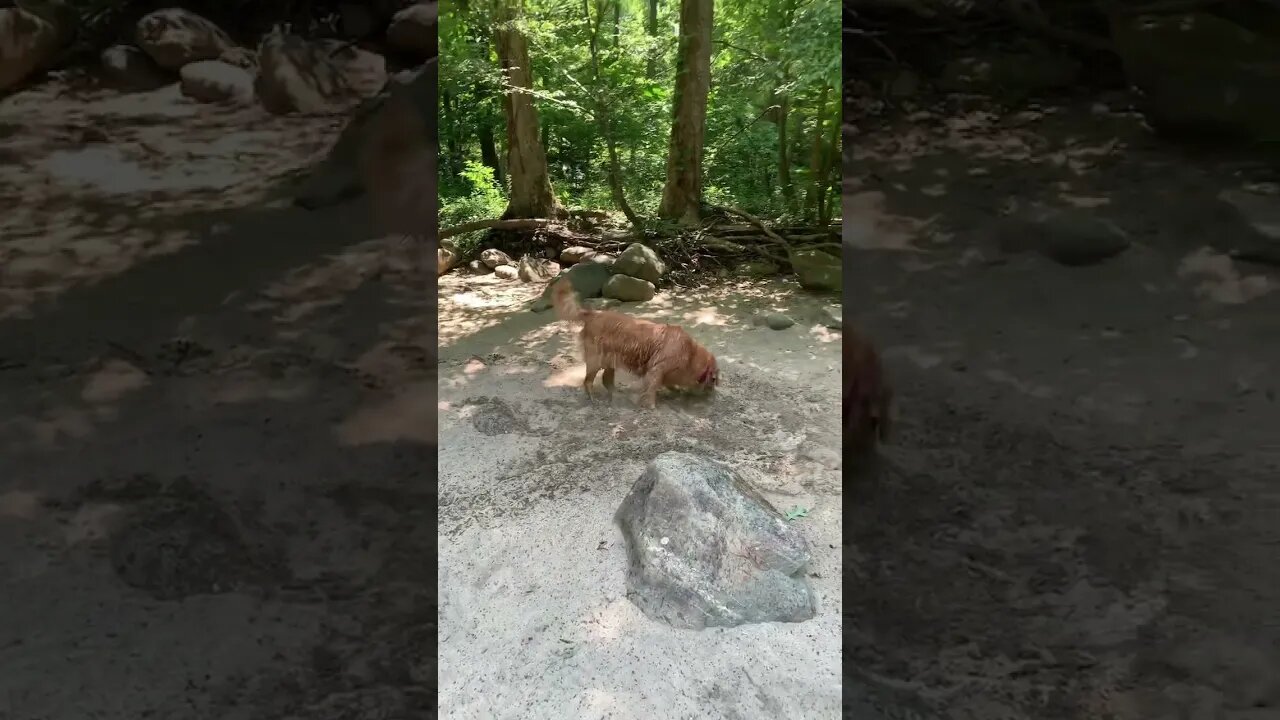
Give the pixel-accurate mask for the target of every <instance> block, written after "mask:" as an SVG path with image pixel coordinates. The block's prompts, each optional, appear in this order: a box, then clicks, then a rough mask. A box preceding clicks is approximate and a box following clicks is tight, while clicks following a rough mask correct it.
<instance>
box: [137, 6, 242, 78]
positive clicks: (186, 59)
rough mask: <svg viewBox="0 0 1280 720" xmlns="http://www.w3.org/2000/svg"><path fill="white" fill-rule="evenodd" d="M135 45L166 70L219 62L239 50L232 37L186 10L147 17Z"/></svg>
mask: <svg viewBox="0 0 1280 720" xmlns="http://www.w3.org/2000/svg"><path fill="white" fill-rule="evenodd" d="M134 40H135V42H137V44H138V47H140V48H142V49H143V51H145V52H146V53H147V55H150V56H151V59H152V60H155V61H156V64H158V65H159V66H160V67H162V68H165V69H166V70H178V69H180V68H182V66H184V65H186V64H188V63H193V62H198V61H200V60H217V59H218V57H219V56H220V55H222V53H223V52H224V51H226V50H228V49H230V48H233V47H235V43H234V42H232V40H231V37H230V36H229V35H227V34H226V33H225V32H223V30H222V28H220V27H218V26H217V25H215V24H214V23H213V22H212V21H210V20H207V19H205V18H203V17H201V16H200V15H197V14H195V13H193V12H191V11H190V10H184V9H182V8H165V9H163V10H156V11H155V12H153V13H148V14H147V15H143V16H142V18H141V19H139V20H138V24H137V26H136V28H135V37H134Z"/></svg>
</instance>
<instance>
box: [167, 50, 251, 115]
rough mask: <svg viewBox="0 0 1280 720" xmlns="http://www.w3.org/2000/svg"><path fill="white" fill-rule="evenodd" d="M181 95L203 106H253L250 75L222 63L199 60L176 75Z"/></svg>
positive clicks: (243, 70) (246, 71) (183, 67)
mask: <svg viewBox="0 0 1280 720" xmlns="http://www.w3.org/2000/svg"><path fill="white" fill-rule="evenodd" d="M178 76H179V78H180V81H181V87H182V94H183V95H185V96H187V97H189V98H191V99H192V100H196V101H198V102H206V103H232V104H246V105H247V104H249V103H252V102H253V75H252V74H250V73H249V71H248V70H245V69H244V68H239V67H236V66H234V65H228V64H226V63H224V62H222V61H221V60H199V61H197V62H193V63H188V64H186V65H183V66H182V69H181V70H179V71H178Z"/></svg>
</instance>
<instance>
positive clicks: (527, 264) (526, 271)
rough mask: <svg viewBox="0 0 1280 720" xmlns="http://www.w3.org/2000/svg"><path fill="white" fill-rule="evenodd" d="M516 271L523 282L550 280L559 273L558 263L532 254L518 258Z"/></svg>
mask: <svg viewBox="0 0 1280 720" xmlns="http://www.w3.org/2000/svg"><path fill="white" fill-rule="evenodd" d="M516 271H517V272H518V274H519V275H520V279H521V280H523V281H525V282H542V283H544V282H550V281H551V279H552V278H554V277H555V276H556V275H559V274H560V265H559V263H554V262H551V261H550V260H544V259H542V258H539V257H534V256H532V255H525V256H523V257H521V258H520V262H519V264H517V266H516Z"/></svg>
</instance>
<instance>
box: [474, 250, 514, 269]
mask: <svg viewBox="0 0 1280 720" xmlns="http://www.w3.org/2000/svg"><path fill="white" fill-rule="evenodd" d="M480 261H481V262H483V263H484V264H485V265H488V266H489V267H490V268H496V267H498V266H499V265H515V264H516V261H515V260H512V259H511V256H510V255H508V254H506V253H504V252H502V251H501V250H499V249H497V248H489V249H488V250H484V251H482V252H481V253H480Z"/></svg>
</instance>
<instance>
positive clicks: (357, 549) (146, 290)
mask: <svg viewBox="0 0 1280 720" xmlns="http://www.w3.org/2000/svg"><path fill="white" fill-rule="evenodd" d="M0 114H3V116H4V117H5V119H6V123H8V124H6V125H5V126H4V127H3V129H2V130H0V155H2V156H3V157H4V158H5V159H6V163H0V166H2V167H3V168H5V169H4V170H3V171H0V198H4V200H3V201H2V202H3V204H4V206H5V208H6V212H5V213H4V214H3V217H0V238H2V239H0V318H3V319H0V397H3V398H4V408H5V413H4V416H3V419H2V420H0V458H3V461H2V462H0V468H2V469H3V472H2V473H0V578H2V582H3V584H4V588H5V590H4V592H3V593H0V665H2V666H3V667H4V668H5V673H4V674H3V678H0V717H5V718H15V719H17V720H25V719H27V718H68V719H70V718H85V717H98V718H119V719H120V720H126V719H128V720H134V719H136V718H140V717H166V718H192V719H195V718H209V717H219V718H261V717H306V718H334V719H335V720H337V719H338V718H344V719H345V718H374V717H403V716H411V717H418V716H424V715H425V714H426V713H427V708H429V707H431V705H432V704H433V700H434V698H433V696H432V693H433V690H434V683H435V677H434V672H433V668H434V658H433V657H431V654H430V653H431V638H432V636H433V635H434V633H435V606H434V604H432V598H431V593H430V583H431V581H432V580H433V579H434V573H433V572H432V570H431V565H430V563H423V562H421V561H420V559H421V558H422V557H423V556H428V557H429V556H431V555H433V554H434V552H435V550H434V548H435V537H434V533H433V532H432V530H431V529H432V523H431V522H430V520H431V517H432V516H433V513H434V508H435V497H434V495H433V494H432V493H431V488H432V486H431V485H430V483H429V480H430V478H431V476H432V473H433V470H432V468H431V467H430V463H431V462H432V459H433V456H434V448H433V447H432V445H433V443H434V438H435V420H434V419H435V408H434V407H432V403H431V398H433V397H434V392H435V389H434V386H435V369H434V368H435V362H434V348H435V340H434V332H435V330H434V327H435V325H434V320H435V308H434V303H433V298H432V297H431V295H430V293H428V292H424V290H425V288H427V287H430V283H431V279H430V278H429V277H425V278H424V277H422V276H421V274H420V273H419V272H418V268H417V265H416V263H415V261H414V258H413V257H412V256H411V255H410V254H409V248H407V247H405V246H403V245H401V244H399V243H397V242H393V241H390V240H386V239H381V238H379V237H378V235H377V233H376V232H374V231H373V230H372V227H373V225H372V223H371V222H370V219H369V217H368V213H367V212H366V211H365V209H364V208H363V207H361V206H359V205H354V206H346V207H340V208H332V209H330V210H325V211H317V212H306V211H302V210H298V209H295V208H292V207H289V205H288V203H287V201H286V200H285V199H284V198H283V196H284V194H285V192H284V191H285V190H287V181H288V180H289V179H291V178H292V177H293V176H294V175H296V173H297V172H298V171H299V170H300V169H303V168H306V167H308V166H310V165H311V164H312V163H313V162H314V160H315V157H316V154H317V153H318V152H321V151H323V149H324V148H325V147H327V145H328V144H329V143H330V142H332V140H333V136H334V134H335V132H336V130H337V127H338V126H339V125H340V124H341V119H312V120H302V119H289V120H282V119H278V118H271V117H268V116H266V115H265V114H264V113H262V112H260V111H258V110H252V109H250V110H241V111H235V112H220V111H216V110H210V109H209V108H208V107H201V106H196V105H194V104H191V103H189V102H187V101H185V100H183V99H182V98H181V97H180V96H179V95H178V94H177V91H176V88H167V89H164V90H161V91H157V92H156V93H150V94H146V95H134V96H130V97H129V98H120V97H118V96H112V95H110V94H103V95H97V94H92V93H90V94H85V93H81V92H79V91H75V90H72V89H70V88H65V87H59V86H57V85H56V84H55V83H51V84H49V85H47V86H41V87H38V88H35V89H33V90H31V91H28V92H24V93H21V94H19V95H16V96H13V97H10V98H6V99H5V100H4V101H3V103H0ZM85 133H89V134H90V135H91V136H92V138H91V140H90V141H88V142H85V140H84V139H83V137H82V136H83V135H84V134H85Z"/></svg>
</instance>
